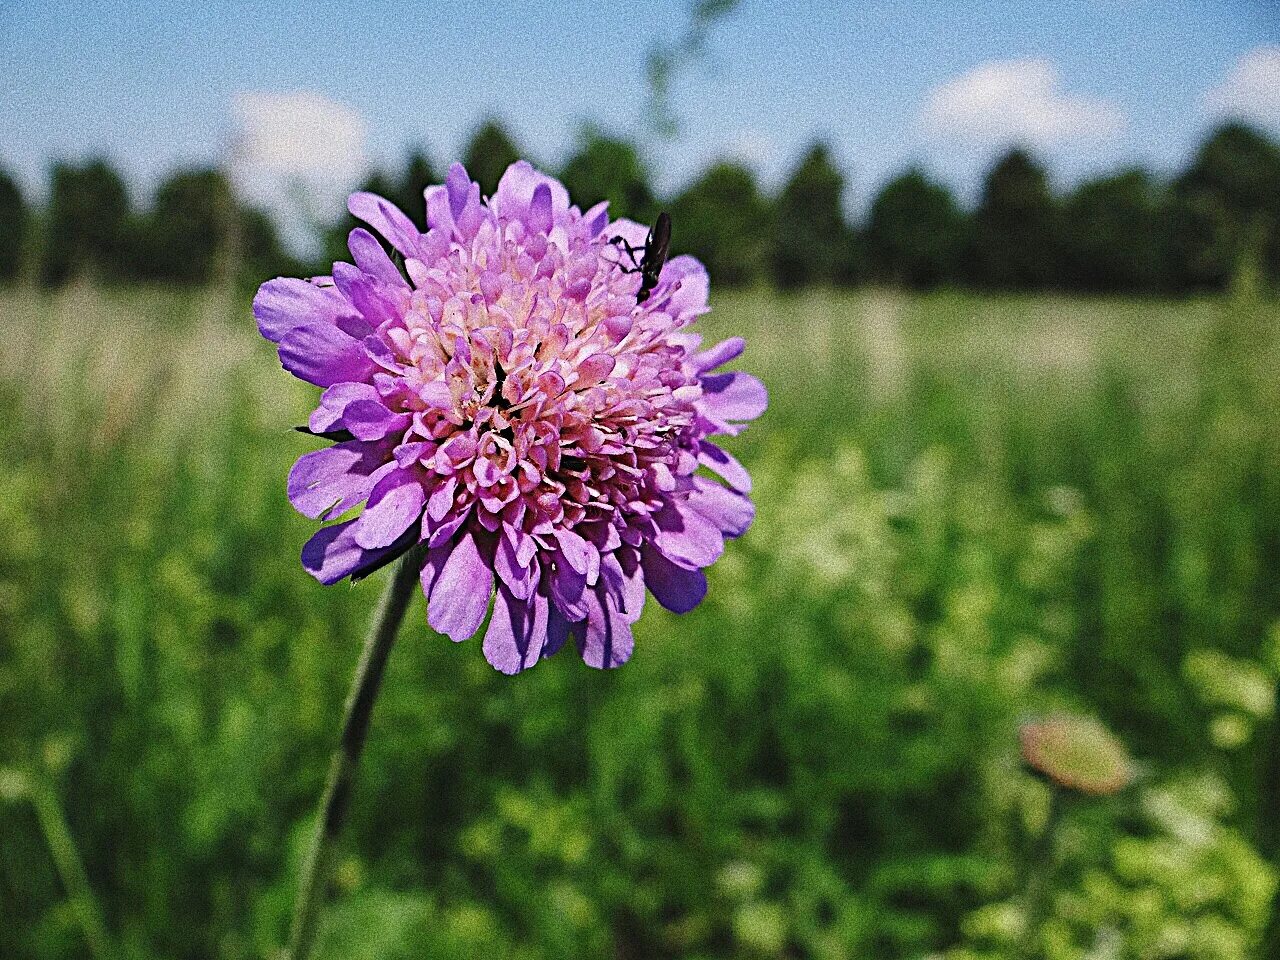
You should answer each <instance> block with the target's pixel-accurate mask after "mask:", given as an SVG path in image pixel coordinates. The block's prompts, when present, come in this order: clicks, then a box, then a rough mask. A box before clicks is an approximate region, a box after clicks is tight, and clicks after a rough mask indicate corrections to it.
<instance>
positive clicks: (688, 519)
mask: <svg viewBox="0 0 1280 960" xmlns="http://www.w3.org/2000/svg"><path fill="white" fill-rule="evenodd" d="M653 519H654V523H655V524H656V525H657V533H656V534H655V535H654V538H653V545H654V546H655V547H657V548H658V549H659V550H660V551H662V555H663V556H664V557H666V558H667V559H668V560H670V561H671V562H672V563H674V564H676V565H677V566H681V567H684V568H685V569H688V570H694V569H697V568H699V567H709V566H711V564H713V563H715V562H716V560H717V559H719V557H720V554H721V553H723V552H724V536H723V535H722V534H721V533H720V531H719V530H718V529H717V528H716V526H715V525H714V524H713V523H711V521H709V520H708V519H707V518H706V517H704V516H703V515H702V514H700V513H699V512H698V511H696V510H694V509H693V508H692V507H690V506H688V505H687V504H683V503H677V502H668V503H667V505H666V506H665V507H663V508H662V509H661V510H659V511H658V512H657V513H656V514H654V517H653Z"/></svg>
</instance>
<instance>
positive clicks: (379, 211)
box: [347, 192, 424, 257]
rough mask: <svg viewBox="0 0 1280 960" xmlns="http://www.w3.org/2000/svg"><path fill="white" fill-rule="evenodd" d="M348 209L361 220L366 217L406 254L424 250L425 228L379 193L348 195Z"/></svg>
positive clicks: (366, 221)
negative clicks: (422, 228)
mask: <svg viewBox="0 0 1280 960" xmlns="http://www.w3.org/2000/svg"><path fill="white" fill-rule="evenodd" d="M347 209H348V210H350V211H351V215H352V216H353V217H355V218H356V219H357V220H363V221H364V222H365V223H367V224H369V226H371V227H373V229H375V230H377V231H378V232H379V233H380V234H382V235H383V236H384V237H386V238H387V242H388V243H390V244H391V246H393V247H395V248H396V249H397V250H399V251H400V252H401V253H402V254H404V255H405V256H406V257H417V256H419V255H420V253H421V248H422V241H423V239H424V237H423V235H422V232H421V231H420V230H418V228H417V227H415V226H414V225H413V221H412V220H410V219H409V217H408V216H407V215H406V214H405V212H404V211H403V210H401V209H400V208H399V207H397V206H396V205H395V204H394V203H392V202H391V201H390V200H386V199H384V198H382V197H380V196H378V195H377V194H375V193H364V192H361V193H353V194H352V195H351V196H350V197H349V198H348V199H347Z"/></svg>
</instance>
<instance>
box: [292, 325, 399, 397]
mask: <svg viewBox="0 0 1280 960" xmlns="http://www.w3.org/2000/svg"><path fill="white" fill-rule="evenodd" d="M280 363H281V365H282V366H283V367H284V368H285V369H286V370H288V371H289V372H290V373H292V374H293V375H294V376H295V377H297V378H298V379H299V380H305V381H307V383H314V384H315V385H316V386H318V387H331V386H333V385H334V384H335V383H342V382H343V381H354V380H366V379H368V377H369V375H370V374H372V373H373V371H374V370H375V369H376V367H375V366H374V363H373V361H372V360H370V359H369V355H368V354H367V353H366V352H365V349H364V345H363V344H362V343H361V342H360V341H359V340H356V339H355V338H354V337H350V336H348V335H347V334H345V333H343V332H342V331H341V330H339V329H338V328H337V327H335V326H332V325H330V324H327V323H305V324H302V325H301V326H297V327H294V328H293V329H292V330H290V331H289V332H288V333H286V334H285V335H284V337H283V338H281V340H280Z"/></svg>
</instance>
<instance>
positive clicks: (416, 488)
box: [254, 162, 766, 673]
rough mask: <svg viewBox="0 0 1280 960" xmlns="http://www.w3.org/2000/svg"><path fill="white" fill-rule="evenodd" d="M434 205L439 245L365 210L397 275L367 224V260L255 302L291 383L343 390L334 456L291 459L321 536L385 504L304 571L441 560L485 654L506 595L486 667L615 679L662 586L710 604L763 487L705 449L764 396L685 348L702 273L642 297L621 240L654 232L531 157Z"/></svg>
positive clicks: (360, 242)
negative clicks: (649, 600) (584, 204)
mask: <svg viewBox="0 0 1280 960" xmlns="http://www.w3.org/2000/svg"><path fill="white" fill-rule="evenodd" d="M426 199H427V230H426V232H425V233H424V232H422V231H421V230H419V228H418V227H417V226H415V225H414V223H413V222H412V221H411V220H410V219H409V218H408V217H407V216H406V215H405V214H404V213H403V212H401V211H400V210H398V209H397V208H396V207H395V206H393V205H392V204H390V203H388V202H387V201H386V200H384V199H382V198H381V197H377V196H374V195H373V194H368V193H357V194H354V195H353V196H352V197H351V200H350V202H349V208H350V210H351V212H352V214H354V215H355V216H356V217H357V218H358V219H360V220H362V221H364V222H365V223H367V224H368V225H369V226H370V227H372V228H373V229H374V230H376V231H377V232H378V233H379V234H381V236H382V238H383V240H384V241H385V243H386V244H388V245H389V246H390V247H391V248H392V249H393V250H394V252H395V254H396V255H397V258H396V260H393V259H392V258H391V256H390V255H389V254H388V252H387V249H386V248H385V247H384V245H383V243H382V242H380V241H379V240H378V238H377V237H375V236H374V234H373V233H370V232H369V231H367V230H365V229H363V228H358V229H356V230H353V231H352V232H351V236H350V242H349V245H350V250H351V255H352V259H353V260H354V265H352V264H348V263H337V264H334V267H333V274H332V276H328V277H317V278H313V279H311V280H299V279H287V278H282V279H276V280H271V281H269V282H267V283H265V284H263V285H262V288H261V289H260V290H259V291H258V294H257V296H256V297H255V298H254V316H255V317H256V319H257V321H258V329H259V330H260V331H261V332H262V335H263V336H264V337H266V338H267V339H268V340H271V341H272V342H274V343H277V344H278V345H279V352H280V360H281V362H282V364H283V365H284V367H285V369H286V370H288V371H289V372H290V373H292V374H293V375H294V376H296V377H299V378H300V379H302V380H305V381H307V382H309V383H313V384H316V385H317V386H320V387H324V388H325V391H324V394H323V395H322V397H321V398H320V404H319V406H318V407H317V408H316V410H315V411H314V412H313V413H312V414H311V418H310V423H309V429H310V431H311V432H312V433H315V434H317V435H319V436H323V437H325V438H328V439H331V440H333V441H335V442H334V443H333V445H332V446H329V447H326V448H324V449H321V450H317V451H315V452H313V453H308V454H306V455H304V456H303V457H302V458H301V459H299V460H298V462H297V463H296V464H295V465H294V468H293V470H292V472H291V473H290V475H289V498H290V500H291V501H292V502H293V504H294V506H295V507H296V508H297V509H298V510H299V511H301V512H302V513H304V514H306V515H307V516H309V517H314V518H322V519H335V518H338V517H340V516H341V515H343V514H346V513H348V512H349V511H352V510H353V509H354V508H356V507H357V506H360V505H361V504H363V505H364V508H363V510H362V511H361V512H360V513H359V515H358V516H355V517H354V519H344V520H342V521H341V522H337V523H333V524H331V525H329V526H326V527H322V528H321V529H320V530H319V532H317V533H316V534H315V536H313V537H312V538H311V540H310V541H309V542H308V543H307V545H306V546H305V547H304V548H303V551H302V561H303V565H304V566H305V567H306V569H307V570H308V571H310V572H311V573H312V574H313V575H314V576H315V577H316V578H317V579H318V580H320V581H321V582H322V583H326V584H331V583H334V582H336V581H338V580H340V579H342V578H344V577H353V578H356V577H359V576H362V575H364V574H366V573H368V572H370V571H371V570H373V569H376V568H377V567H379V566H381V565H382V564H384V563H387V562H389V561H390V560H391V559H394V558H395V557H397V556H399V555H401V554H403V553H404V552H406V551H407V550H409V549H411V548H413V547H415V546H416V545H418V544H423V545H424V547H423V550H422V551H420V554H421V556H422V574H421V580H422V588H423V592H424V593H425V594H426V596H427V600H428V605H427V610H428V621H429V622H430V624H431V625H432V626H433V627H434V628H435V629H437V630H439V631H440V632H442V633H444V634H447V635H448V636H449V637H451V638H452V639H454V640H464V639H466V638H468V637H470V636H472V635H473V634H475V633H476V632H477V631H478V630H479V629H480V627H481V626H482V625H483V623H484V620H485V616H486V614H487V613H488V612H489V607H490V602H491V600H492V607H493V613H492V616H491V617H490V619H489V625H488V628H487V630H486V632H485V637H484V653H485V656H486V657H487V658H488V660H489V662H490V663H492V664H493V665H494V666H495V667H497V668H498V669H499V670H501V671H503V672H505V673H516V672H518V671H520V670H522V669H524V668H526V667H529V666H532V665H533V664H535V663H537V662H538V660H539V659H540V658H542V657H545V656H550V655H551V654H553V653H555V652H556V651H557V650H558V649H559V648H560V647H561V646H562V645H563V644H564V643H565V641H566V640H567V639H568V638H569V637H573V638H574V640H575V642H576V645H577V647H578V649H579V650H580V651H581V653H582V656H583V659H584V660H585V661H586V662H587V663H588V664H590V665H592V666H595V667H613V666H617V665H619V664H621V663H624V662H625V661H626V660H627V659H628V657H630V655H631V649H632V636H631V625H632V624H633V623H634V622H635V621H636V620H637V619H638V618H639V616H640V609H641V606H642V605H643V603H644V596H645V589H646V587H647V588H648V590H649V592H651V593H652V594H653V595H654V596H655V597H656V598H657V600H658V602H659V603H661V604H662V605H663V606H665V607H667V608H668V609H670V610H673V611H676V612H678V613H683V612H685V611H687V610H690V609H692V608H693V607H694V606H696V605H697V604H698V603H699V602H700V601H701V600H702V598H703V596H704V595H705V593H706V589H707V583H706V578H705V576H704V574H703V573H702V570H703V568H705V567H707V566H709V565H710V564H712V563H713V562H714V561H715V560H716V558H717V557H719V556H720V553H721V552H722V551H723V549H724V542H725V539H726V538H733V537H737V536H740V535H741V534H742V533H743V532H744V531H745V530H746V529H747V527H748V526H749V525H750V523H751V520H752V518H753V515H754V508H753V507H752V504H751V501H750V500H749V499H748V498H747V494H748V493H749V491H750V488H751V480H750V477H749V476H748V475H747V472H746V471H745V470H744V469H743V468H742V466H741V465H740V464H739V463H738V461H737V460H735V459H734V458H733V457H732V456H731V455H730V454H728V453H727V452H725V451H724V450H723V449H721V448H720V447H719V446H717V445H716V444H715V443H713V442H711V441H710V440H709V439H708V438H709V437H711V436H713V435H716V434H727V435H733V434H736V433H738V432H740V430H741V429H742V427H743V425H744V424H745V423H746V422H747V421H750V420H753V419H754V418H756V417H758V416H759V415H760V414H761V413H762V412H763V411H764V409H765V403H766V397H765V390H764V387H763V385H761V383H760V382H759V381H758V380H756V379H755V378H754V377H751V376H748V375H747V374H745V373H717V372H714V371H716V370H717V369H718V368H720V367H721V366H723V365H724V364H726V363H728V362H729V361H731V360H733V359H734V358H735V357H737V356H738V355H739V354H740V353H741V352H742V349H743V342H742V340H741V339H739V338H734V339H731V340H727V341H725V342H723V343H720V344H718V345H716V346H713V347H711V348H710V349H707V350H700V349H699V346H700V338H699V337H698V336H697V335H696V334H693V333H690V332H688V327H689V326H690V324H692V323H693V321H694V320H695V319H696V318H697V317H698V316H699V315H701V314H702V313H704V312H706V309H707V289H708V288H707V275H706V271H705V270H704V269H703V267H702V265H701V264H699V263H698V262H697V261H696V260H694V259H692V258H691V257H675V258H674V259H672V260H671V261H670V262H669V263H667V264H666V266H665V267H664V268H663V270H662V272H661V275H660V278H659V280H658V283H657V285H656V287H655V288H654V290H653V292H652V294H651V295H650V296H649V297H648V298H647V299H645V300H644V302H643V303H637V293H638V291H639V288H640V283H641V278H640V275H639V274H638V273H637V272H635V271H634V270H632V269H631V267H632V263H631V261H630V260H629V258H628V255H627V253H626V251H625V250H624V249H623V245H622V244H620V243H616V242H615V238H618V237H621V238H622V239H623V240H625V241H626V243H628V244H631V245H633V246H641V245H643V243H644V241H645V237H646V233H647V230H646V228H645V227H644V226H642V225H640V224H637V223H634V222H631V221H627V220H617V221H614V222H612V223H611V222H610V221H609V219H608V215H607V211H606V208H605V205H604V204H599V205H598V206H595V207H593V208H591V209H590V210H588V211H587V212H586V213H583V212H581V211H580V210H579V209H578V208H577V207H575V206H572V205H570V202H569V197H568V194H567V192H566V191H565V189H564V187H563V186H562V185H561V184H560V183H558V182H557V181H555V180H554V179H552V178H550V177H547V176H544V175H543V174H540V173H538V172H537V171H535V170H534V169H533V168H532V167H530V166H529V165H528V164H527V163H524V162H520V163H515V164H513V165H512V166H511V167H510V168H508V170H507V172H506V174H505V175H504V176H503V177H502V180H501V182H500V183H499V184H498V188H497V191H496V192H495V194H494V196H492V197H490V198H487V199H485V198H482V197H481V196H480V188H479V186H478V185H477V184H475V183H472V182H471V179H470V178H469V177H468V175H467V173H466V171H465V170H464V169H463V168H462V166H461V165H459V164H455V165H454V166H453V167H452V168H451V169H450V171H449V176H448V180H447V182H446V183H445V185H444V186H436V187H430V188H428V189H427V192H426ZM397 260H398V261H400V263H401V264H402V267H403V272H402V267H401V266H399V265H397ZM699 467H704V468H706V470H707V471H710V473H712V474H715V475H717V476H718V477H719V479H715V478H714V477H713V476H709V475H704V474H703V473H702V472H700V471H699ZM721 481H723V482H721Z"/></svg>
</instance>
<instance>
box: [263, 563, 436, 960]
mask: <svg viewBox="0 0 1280 960" xmlns="http://www.w3.org/2000/svg"><path fill="white" fill-rule="evenodd" d="M419 560H420V557H419V556H418V554H417V551H416V550H415V551H410V552H409V553H408V554H407V555H406V556H405V557H404V558H403V559H402V560H401V561H400V563H399V564H398V565H397V567H396V571H395V575H394V577H393V578H392V580H391V583H390V584H389V585H388V586H387V591H386V593H384V594H383V596H382V602H381V604H380V605H379V606H378V612H377V613H376V614H375V615H374V618H373V626H372V627H371V628H370V630H369V637H368V639H367V640H366V641H365V644H364V650H363V652H362V653H361V654H360V663H359V664H358V665H357V666H356V675H355V679H354V680H353V681H352V683H351V693H350V694H349V695H348V696H347V706H346V716H345V718H344V720H343V723H342V739H341V740H340V741H339V743H338V746H337V748H336V749H335V750H334V751H333V760H332V761H331V763H330V765H329V780H328V782H327V783H326V784H325V788H324V796H323V797H322V798H321V800H320V809H319V815H318V816H317V818H316V826H315V834H314V835H313V836H312V839H311V849H310V851H309V852H308V854H307V859H306V861H305V863H304V864H303V867H302V876H301V879H300V882H299V885H298V899H297V901H296V902H295V904H294V911H293V929H292V932H291V933H290V935H289V950H288V953H287V954H286V957H288V958H289V960H307V958H308V957H310V956H311V951H312V949H313V948H314V947H315V938H316V926H317V921H318V919H319V913H320V905H321V902H322V901H323V900H324V894H325V888H326V887H327V886H328V882H329V875H330V872H331V870H332V867H333V857H334V853H335V851H336V849H337V839H338V834H339V833H341V832H342V826H343V824H344V823H345V822H346V819H347V810H348V809H349V807H350V806H351V790H352V787H353V786H354V784H355V773H356V767H357V765H358V764H359V763H360V754H361V752H362V751H363V750H364V741H365V737H366V736H367V735H368V733H369V719H370V717H371V716H372V714H373V702H374V700H375V699H376V698H377V696H378V688H379V687H380V686H381V684H382V674H383V671H384V670H385V669H386V666H387V657H388V656H389V655H390V653H391V647H392V645H393V644H394V643H395V639H396V632H397V631H398V630H399V628H400V621H401V620H403V619H404V612H405V609H406V608H407V607H408V605H409V598H410V597H412V596H413V591H414V587H415V586H416V584H417V581H418V568H419V566H420V564H419V562H418V561H419Z"/></svg>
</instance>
